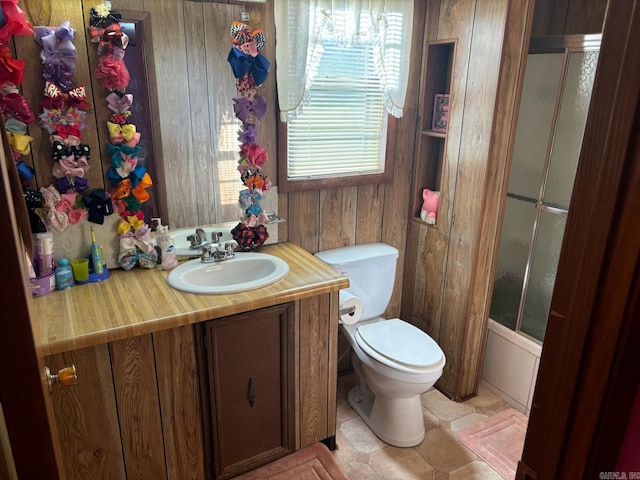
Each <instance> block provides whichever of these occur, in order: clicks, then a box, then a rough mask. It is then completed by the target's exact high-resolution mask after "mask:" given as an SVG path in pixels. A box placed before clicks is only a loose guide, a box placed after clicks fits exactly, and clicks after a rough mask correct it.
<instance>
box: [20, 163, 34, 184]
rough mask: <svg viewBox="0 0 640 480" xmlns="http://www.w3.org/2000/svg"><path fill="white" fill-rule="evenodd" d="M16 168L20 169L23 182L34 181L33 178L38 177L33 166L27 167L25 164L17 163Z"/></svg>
mask: <svg viewBox="0 0 640 480" xmlns="http://www.w3.org/2000/svg"><path fill="white" fill-rule="evenodd" d="M16 168H17V169H18V174H19V175H20V178H22V179H23V180H27V181H30V180H33V177H35V176H36V171H35V170H34V169H33V167H32V166H31V165H27V164H26V163H24V162H18V163H16Z"/></svg>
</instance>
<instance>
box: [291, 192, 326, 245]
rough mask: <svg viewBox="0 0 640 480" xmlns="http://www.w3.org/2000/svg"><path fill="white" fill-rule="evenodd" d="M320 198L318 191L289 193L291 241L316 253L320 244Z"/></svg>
mask: <svg viewBox="0 0 640 480" xmlns="http://www.w3.org/2000/svg"><path fill="white" fill-rule="evenodd" d="M319 198H320V194H319V192H318V191H306V192H292V193H289V218H288V219H287V226H288V227H289V241H290V242H293V243H295V244H296V245H299V246H301V247H302V248H304V249H305V250H307V251H308V252H311V253H316V252H317V251H318V247H319V244H320V235H321V230H320V229H321V225H320V224H319V221H318V217H319V211H320V200H319Z"/></svg>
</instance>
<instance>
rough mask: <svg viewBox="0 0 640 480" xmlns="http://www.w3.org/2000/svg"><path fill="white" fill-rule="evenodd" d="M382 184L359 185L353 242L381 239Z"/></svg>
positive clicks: (383, 198)
mask: <svg viewBox="0 0 640 480" xmlns="http://www.w3.org/2000/svg"><path fill="white" fill-rule="evenodd" d="M384 192H385V186H384V184H381V183H377V184H375V185H361V186H359V187H358V195H357V200H356V202H357V203H356V205H355V208H356V210H355V211H354V215H355V228H356V234H355V243H356V244H360V243H372V242H380V241H382V220H383V216H384V210H383V209H384V202H385V197H384Z"/></svg>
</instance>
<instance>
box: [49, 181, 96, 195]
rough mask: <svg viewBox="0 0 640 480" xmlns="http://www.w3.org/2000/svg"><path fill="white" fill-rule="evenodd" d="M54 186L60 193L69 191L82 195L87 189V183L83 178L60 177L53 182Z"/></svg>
mask: <svg viewBox="0 0 640 480" xmlns="http://www.w3.org/2000/svg"><path fill="white" fill-rule="evenodd" d="M54 185H55V187H56V190H58V191H59V192H60V193H67V192H68V191H69V190H75V191H76V192H78V193H82V192H84V191H85V190H86V189H87V188H89V181H88V180H87V179H86V178H83V177H71V178H69V177H61V178H58V179H57V180H56V181H55V182H54Z"/></svg>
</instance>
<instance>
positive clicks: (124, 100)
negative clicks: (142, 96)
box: [105, 92, 133, 113]
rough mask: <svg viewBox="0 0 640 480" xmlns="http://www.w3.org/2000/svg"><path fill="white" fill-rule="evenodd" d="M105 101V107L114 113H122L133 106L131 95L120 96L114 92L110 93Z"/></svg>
mask: <svg viewBox="0 0 640 480" xmlns="http://www.w3.org/2000/svg"><path fill="white" fill-rule="evenodd" d="M105 100H106V101H107V107H109V109H110V110H112V111H113V112H115V113H124V112H126V111H128V110H129V108H131V105H133V95H132V94H130V93H126V94H124V95H122V96H120V95H118V94H117V93H116V92H111V93H110V94H109V95H107V97H106V98H105Z"/></svg>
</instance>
